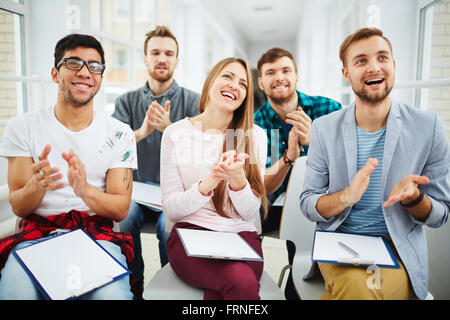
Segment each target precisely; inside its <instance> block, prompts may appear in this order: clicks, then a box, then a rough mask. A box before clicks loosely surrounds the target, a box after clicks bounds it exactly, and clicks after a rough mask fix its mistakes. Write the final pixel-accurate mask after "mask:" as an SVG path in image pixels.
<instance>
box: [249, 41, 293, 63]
mask: <svg viewBox="0 0 450 320" xmlns="http://www.w3.org/2000/svg"><path fill="white" fill-rule="evenodd" d="M273 47H280V48H283V49H286V50H288V51H289V52H291V53H292V54H293V55H295V42H294V41H279V42H270V43H250V46H249V58H248V59H249V62H250V65H251V67H252V68H255V69H256V66H257V64H258V60H259V58H260V57H261V55H262V54H263V53H264V52H266V51H267V50H269V49H270V48H273Z"/></svg>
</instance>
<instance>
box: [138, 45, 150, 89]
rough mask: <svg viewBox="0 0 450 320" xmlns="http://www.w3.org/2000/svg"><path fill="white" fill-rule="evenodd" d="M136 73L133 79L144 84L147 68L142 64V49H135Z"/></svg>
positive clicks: (146, 77) (139, 83) (146, 78)
mask: <svg viewBox="0 0 450 320" xmlns="http://www.w3.org/2000/svg"><path fill="white" fill-rule="evenodd" d="M135 57H136V75H135V81H136V83H137V84H138V85H144V83H145V82H146V81H147V80H148V70H147V67H146V66H145V64H144V51H142V50H137V51H136V56H135Z"/></svg>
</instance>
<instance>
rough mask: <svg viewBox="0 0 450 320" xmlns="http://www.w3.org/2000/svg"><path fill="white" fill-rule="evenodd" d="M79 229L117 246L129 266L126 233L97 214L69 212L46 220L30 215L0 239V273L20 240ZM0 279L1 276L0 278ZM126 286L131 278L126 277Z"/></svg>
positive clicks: (129, 247)
mask: <svg viewBox="0 0 450 320" xmlns="http://www.w3.org/2000/svg"><path fill="white" fill-rule="evenodd" d="M58 228H60V229H69V230H75V229H78V228H80V229H83V230H84V231H86V232H87V233H88V234H90V235H91V236H92V237H93V238H94V239H95V240H106V241H110V242H112V243H114V244H116V245H118V246H119V247H120V249H121V251H122V253H123V255H124V256H125V258H126V260H127V264H128V265H130V263H131V261H132V260H133V239H132V238H131V235H130V234H129V233H124V232H114V231H113V230H112V228H113V221H112V220H110V219H106V218H103V217H100V216H98V215H93V216H90V215H89V214H88V213H86V212H82V211H77V210H72V211H70V212H66V213H61V214H57V215H53V216H49V217H41V216H38V215H37V214H34V213H32V214H30V215H29V216H27V217H26V218H23V219H22V220H21V221H20V224H19V232H18V233H16V234H13V235H11V236H8V237H6V238H3V239H1V240H0V271H1V270H2V269H3V267H4V266H5V263H6V260H7V259H8V256H9V254H10V252H11V250H12V249H13V248H14V247H15V246H16V245H18V244H19V243H21V242H23V241H28V240H36V239H40V238H44V237H46V236H48V234H49V233H50V232H52V231H54V230H56V229H58ZM0 277H1V275H0ZM130 283H132V282H131V276H130Z"/></svg>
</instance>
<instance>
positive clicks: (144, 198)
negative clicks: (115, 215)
mask: <svg viewBox="0 0 450 320" xmlns="http://www.w3.org/2000/svg"><path fill="white" fill-rule="evenodd" d="M131 198H132V199H133V200H134V201H136V202H137V203H140V204H143V205H146V206H149V207H151V208H154V209H157V210H161V209H162V200H161V198H162V195H161V187H160V186H159V185H156V184H150V183H143V182H136V181H135V182H133V193H132V195H131Z"/></svg>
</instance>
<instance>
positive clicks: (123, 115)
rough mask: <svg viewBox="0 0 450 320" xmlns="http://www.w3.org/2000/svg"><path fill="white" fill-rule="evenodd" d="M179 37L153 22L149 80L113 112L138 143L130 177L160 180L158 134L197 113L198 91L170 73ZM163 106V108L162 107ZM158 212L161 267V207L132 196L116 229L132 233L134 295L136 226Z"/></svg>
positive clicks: (136, 288)
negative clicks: (134, 163) (135, 165)
mask: <svg viewBox="0 0 450 320" xmlns="http://www.w3.org/2000/svg"><path fill="white" fill-rule="evenodd" d="M178 49H179V48H178V42H177V40H176V38H175V36H174V35H173V34H172V32H171V31H170V30H169V28H167V27H165V26H158V27H156V29H155V30H152V31H150V32H149V33H147V35H146V39H145V42H144V54H145V55H144V64H145V65H146V67H147V69H148V75H149V78H148V81H147V82H146V83H145V85H144V86H143V87H141V88H139V89H137V90H135V91H131V92H127V93H125V94H124V95H122V96H120V97H119V98H117V100H116V105H115V111H114V113H113V115H112V116H113V117H114V118H116V119H118V120H120V121H122V122H125V123H126V124H128V125H130V127H131V129H133V130H134V133H135V135H136V142H137V151H138V165H139V170H137V171H134V172H133V178H134V181H140V182H150V183H155V184H159V167H160V150H161V138H162V134H163V132H164V129H165V128H166V127H167V126H168V125H170V124H171V123H172V122H176V121H178V120H181V119H184V118H185V117H193V116H195V115H197V114H198V113H199V109H198V103H199V100H200V95H199V94H197V93H194V92H192V91H190V90H188V89H186V88H183V87H180V86H179V85H178V83H177V82H176V81H175V80H174V78H173V74H174V71H175V68H176V67H177V65H178V51H179V50H178ZM163 106H164V107H163ZM155 214H156V215H158V221H157V223H156V235H157V238H158V239H159V256H160V262H161V266H164V265H165V264H166V263H167V262H168V258H167V253H166V241H167V238H168V237H169V233H168V232H167V231H166V230H165V226H166V217H165V215H164V214H163V213H162V212H156V211H154V210H153V209H151V208H149V207H147V206H145V205H141V204H138V203H136V202H134V201H132V203H131V206H130V211H129V213H128V216H127V218H126V219H125V220H124V221H122V222H121V223H120V229H121V230H122V231H125V232H129V233H131V235H132V236H133V241H134V254H135V258H134V260H133V264H132V266H131V270H132V272H133V273H134V275H135V282H134V283H133V285H132V291H133V294H134V296H135V299H142V293H143V289H144V260H143V259H142V249H141V229H142V226H143V224H144V215H145V216H146V217H147V218H151V217H154V216H155Z"/></svg>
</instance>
